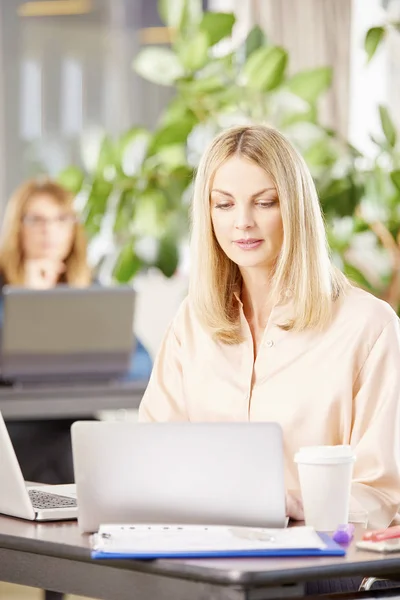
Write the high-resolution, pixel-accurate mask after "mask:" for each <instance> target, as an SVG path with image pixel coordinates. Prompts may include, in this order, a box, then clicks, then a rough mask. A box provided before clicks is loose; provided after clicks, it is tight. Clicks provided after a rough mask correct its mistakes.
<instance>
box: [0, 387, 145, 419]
mask: <svg viewBox="0 0 400 600" xmlns="http://www.w3.org/2000/svg"><path fill="white" fill-rule="evenodd" d="M146 386H147V380H146V381H126V382H120V381H115V382H108V383H99V384H83V383H81V384H77V385H56V384H54V385H49V384H46V385H19V386H15V387H2V388H0V411H1V413H2V415H3V417H4V418H5V419H7V420H11V419H14V420H30V419H32V420H34V419H63V418H80V417H87V416H89V415H93V414H95V413H97V412H99V411H103V410H119V409H137V408H139V404H140V401H141V399H142V396H143V394H144V391H145V389H146Z"/></svg>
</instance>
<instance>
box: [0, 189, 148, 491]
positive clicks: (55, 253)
mask: <svg viewBox="0 0 400 600" xmlns="http://www.w3.org/2000/svg"><path fill="white" fill-rule="evenodd" d="M86 251H87V247H86V238H85V233H84V229H83V226H82V225H81V223H80V222H79V219H78V217H77V214H76V212H75V210H74V197H73V195H72V194H71V193H69V192H68V191H67V190H65V189H64V188H63V187H62V186H60V185H59V184H58V183H56V182H54V181H51V180H49V179H40V180H30V181H28V182H26V183H24V184H23V185H21V186H20V187H19V188H18V189H17V190H16V192H15V193H14V195H13V196H12V197H11V199H10V201H9V203H8V205H7V207H6V211H5V215H4V220H3V224H2V231H1V241H0V286H1V287H2V286H3V285H5V284H9V285H18V286H24V287H28V288H32V289H42V290H43V289H50V288H53V287H55V286H56V285H58V284H67V285H70V286H76V287H85V286H89V285H90V284H91V283H92V273H91V270H90V268H89V266H88V264H87V259H86ZM133 358H134V360H133V365H134V367H133V370H132V371H131V372H130V374H129V375H130V378H131V379H147V378H148V377H149V375H150V371H151V359H150V357H149V355H148V354H147V351H146V350H145V348H144V347H143V346H142V344H141V343H140V342H139V341H138V342H137V346H136V351H135V354H134V357H133ZM88 416H90V415H88ZM72 422H73V421H71V420H70V419H57V420H40V421H9V422H8V423H7V427H8V430H9V433H10V437H11V439H12V442H13V445H14V448H15V452H16V454H17V457H18V460H19V463H20V465H21V469H22V472H23V475H24V478H25V479H26V480H31V481H39V482H45V483H49V484H50V483H51V484H60V483H69V482H71V481H73V468H72V452H71V441H70V427H71V424H72Z"/></svg>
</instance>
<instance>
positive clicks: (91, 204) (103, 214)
mask: <svg viewBox="0 0 400 600" xmlns="http://www.w3.org/2000/svg"><path fill="white" fill-rule="evenodd" d="M160 14H161V15H162V16H163V18H164V21H165V23H166V25H167V26H168V27H169V28H170V30H171V32H172V36H171V37H172V43H171V47H148V48H145V49H143V50H142V51H141V52H140V53H139V55H138V56H137V57H136V59H135V61H134V68H135V69H136V71H137V72H138V73H139V74H140V75H141V76H143V77H145V78H146V79H148V80H149V81H152V82H154V83H157V84H159V85H168V86H173V88H174V89H175V96H174V98H173V99H172V101H171V102H170V103H169V105H168V106H167V107H166V109H165V110H164V112H163V113H162V115H161V116H160V119H159V122H158V123H157V124H156V127H155V129H154V130H153V131H147V130H145V129H143V128H140V127H134V128H132V129H131V130H130V131H128V132H126V133H125V134H124V135H123V136H122V137H121V138H119V139H111V138H110V137H109V136H105V137H104V140H103V143H102V145H101V149H100V152H99V156H98V160H97V165H96V166H95V168H94V169H93V170H92V171H91V172H83V171H82V170H80V169H78V168H77V167H69V168H68V169H66V170H65V171H64V172H62V173H61V174H60V180H61V181H62V182H63V183H64V184H65V185H66V186H67V187H69V188H70V189H72V190H73V191H74V193H80V194H81V196H83V197H84V198H85V207H84V211H83V216H84V220H85V225H86V229H87V232H88V235H89V237H90V238H91V239H93V238H95V237H96V236H98V235H99V234H100V232H101V231H102V228H103V227H104V223H105V221H106V222H107V223H110V222H112V228H113V239H114V245H115V265H114V270H113V274H114V277H115V279H116V280H118V281H121V282H126V281H129V280H130V279H131V278H132V277H133V276H134V275H135V274H136V273H137V272H138V271H139V270H141V269H143V268H146V267H148V266H158V267H159V268H160V269H161V270H162V271H163V273H164V274H166V275H167V276H170V275H172V274H173V273H174V272H175V269H176V266H177V264H178V260H179V244H180V241H181V240H182V239H184V238H185V236H187V232H188V225H187V209H188V198H189V196H190V187H191V182H192V177H193V171H194V168H195V167H196V165H197V162H198V159H199V156H200V154H201V151H202V150H203V147H204V144H205V143H206V142H207V141H208V139H210V138H211V137H212V136H213V135H214V134H215V133H216V132H217V131H218V130H220V129H221V128H223V127H225V126H227V125H230V124H233V123H237V122H240V121H242V122H243V121H245V122H250V121H258V120H263V121H268V122H270V123H273V124H275V125H276V126H278V127H279V128H281V129H282V130H285V131H287V132H288V134H290V135H292V137H294V138H295V139H296V140H297V142H298V144H300V146H301V149H302V151H303V152H304V154H305V156H306V158H307V159H308V161H309V163H310V164H311V166H312V168H313V172H314V174H315V175H317V176H318V177H319V178H320V179H321V180H322V181H325V180H329V170H330V169H331V166H332V164H334V163H335V161H336V160H337V159H338V157H339V155H340V153H341V152H342V149H341V144H339V143H338V142H337V140H336V139H335V138H334V136H332V135H331V132H329V131H327V130H326V129H325V128H324V127H322V126H321V125H320V124H319V122H318V115H317V103H318V99H319V97H320V95H321V94H322V93H323V92H324V91H325V90H326V89H327V88H328V87H329V85H330V82H331V77H332V72H331V69H330V68H329V67H326V68H319V69H314V70H309V71H305V72H302V73H297V74H295V75H294V76H292V77H289V76H288V75H287V65H288V60H289V57H288V54H287V52H286V51H285V49H284V48H281V47H278V46H274V45H272V44H271V43H269V42H268V40H267V39H266V37H265V34H264V33H263V32H262V31H261V29H260V28H259V27H255V28H254V29H253V30H252V31H251V32H250V33H249V35H248V36H247V39H246V40H245V41H244V42H243V43H242V44H241V45H240V46H239V47H237V48H233V49H227V50H226V51H223V52H221V51H218V44H219V43H220V42H221V41H223V40H226V39H229V38H230V36H231V33H232V28H233V26H234V23H235V17H234V15H233V14H230V13H212V12H204V13H203V11H202V10H201V3H200V1H199V0H176V1H175V2H169V1H167V0H162V1H161V2H160ZM302 125H303V126H304V127H303V130H302V129H301V126H302ZM343 210H345V208H343ZM146 244H147V252H143V247H146ZM149 248H150V250H152V251H151V252H150V253H149V251H148V249H149Z"/></svg>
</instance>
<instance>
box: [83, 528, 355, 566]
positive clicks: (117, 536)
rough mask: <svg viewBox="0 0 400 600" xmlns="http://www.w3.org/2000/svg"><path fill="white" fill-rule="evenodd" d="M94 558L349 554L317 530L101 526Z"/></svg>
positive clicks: (93, 539)
mask: <svg viewBox="0 0 400 600" xmlns="http://www.w3.org/2000/svg"><path fill="white" fill-rule="evenodd" d="M91 543H92V558H98V559H111V558H120V559H124V558H132V559H136V560H149V559H155V558H222V557H224V558H238V557H268V556H269V557H279V556H344V555H345V550H344V548H342V547H341V546H339V545H338V544H336V542H334V541H333V540H332V539H331V538H330V537H329V536H328V535H324V534H318V533H316V532H315V531H314V529H313V528H312V527H292V528H288V529H265V528H254V527H218V526H194V525H192V526H190V525H187V526H181V525H151V524H142V525H101V526H100V528H99V531H98V533H97V534H95V535H93V536H92V538H91Z"/></svg>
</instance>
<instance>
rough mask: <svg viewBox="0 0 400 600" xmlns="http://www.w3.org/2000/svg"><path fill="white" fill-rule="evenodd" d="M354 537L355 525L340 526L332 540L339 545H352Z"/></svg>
mask: <svg viewBox="0 0 400 600" xmlns="http://www.w3.org/2000/svg"><path fill="white" fill-rule="evenodd" d="M353 535H354V525H353V524H352V523H348V524H347V525H339V527H338V528H337V529H336V531H335V533H334V534H333V536H332V539H333V540H334V541H335V542H336V543H338V544H350V542H351V540H352V539H353Z"/></svg>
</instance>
